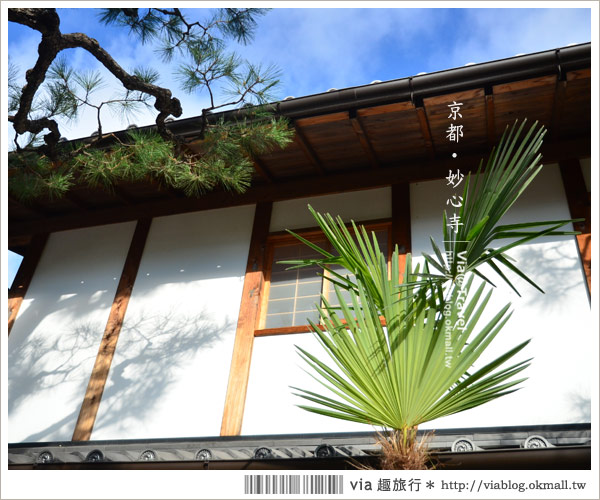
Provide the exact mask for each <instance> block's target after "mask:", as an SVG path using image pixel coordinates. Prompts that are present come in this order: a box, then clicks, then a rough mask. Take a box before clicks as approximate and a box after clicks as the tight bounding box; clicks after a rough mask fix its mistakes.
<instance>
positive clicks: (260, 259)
mask: <svg viewBox="0 0 600 500" xmlns="http://www.w3.org/2000/svg"><path fill="white" fill-rule="evenodd" d="M272 208H273V204H272V203H269V202H267V203H258V204H257V205H256V212H255V214H254V224H253V226H252V236H251V238H250V249H249V251H248V262H247V264H246V277H245V279H244V287H243V291H242V303H241V305H240V314H239V316H238V324H237V329H236V333H235V342H234V344H233V355H232V359H231V368H230V371H229V381H228V384H227V394H226V396H225V407H224V409H223V420H222V423H221V435H222V436H237V435H239V434H240V433H241V431H242V419H243V416H244V405H245V402H246V391H247V389H248V377H249V376H250V362H251V360H252V346H253V345H254V328H255V327H256V321H257V319H258V318H259V315H260V311H259V305H260V303H261V300H260V299H261V297H260V295H261V290H262V285H263V281H264V267H265V247H266V242H267V236H268V235H269V225H270V223H271V211H272Z"/></svg>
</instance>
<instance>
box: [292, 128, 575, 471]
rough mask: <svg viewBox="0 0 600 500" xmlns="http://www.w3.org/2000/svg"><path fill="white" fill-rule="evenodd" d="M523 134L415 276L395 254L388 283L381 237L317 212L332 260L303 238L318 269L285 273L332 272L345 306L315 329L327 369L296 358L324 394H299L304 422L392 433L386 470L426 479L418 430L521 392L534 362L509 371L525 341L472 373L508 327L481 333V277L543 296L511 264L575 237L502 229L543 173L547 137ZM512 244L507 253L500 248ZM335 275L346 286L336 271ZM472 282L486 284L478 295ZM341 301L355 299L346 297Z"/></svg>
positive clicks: (325, 310) (477, 186)
mask: <svg viewBox="0 0 600 500" xmlns="http://www.w3.org/2000/svg"><path fill="white" fill-rule="evenodd" d="M523 128H524V123H523V124H521V126H520V127H517V124H516V123H515V125H513V127H512V128H511V129H510V131H508V130H507V131H505V133H504V135H503V136H502V139H501V141H500V143H499V146H498V149H497V150H493V151H492V154H491V155H490V158H489V160H488V162H487V165H486V167H485V169H484V170H483V171H482V164H480V167H479V170H478V171H477V176H476V177H475V178H474V179H471V177H470V176H468V177H467V178H466V182H465V186H464V191H463V205H462V207H461V209H460V214H459V216H460V219H461V222H462V223H463V225H462V226H460V228H459V230H458V233H457V234H453V233H452V232H450V231H448V230H447V228H446V222H447V220H446V219H447V215H446V213H444V216H443V223H444V240H445V247H444V250H445V253H442V251H441V250H440V248H439V247H438V246H437V245H436V243H435V241H434V240H433V239H431V243H432V247H433V255H429V254H424V258H425V262H424V264H423V265H422V266H419V265H413V262H412V259H411V256H410V254H409V255H407V258H406V263H405V267H404V269H403V270H401V269H399V265H398V262H399V259H398V256H399V254H398V248H397V247H396V248H395V250H394V252H393V255H392V262H391V271H390V270H389V269H388V263H387V259H386V257H385V256H384V254H383V253H382V252H381V251H380V250H379V246H378V243H377V239H376V237H375V234H372V235H369V234H368V233H367V231H366V230H365V229H364V227H360V228H359V227H357V226H356V225H355V224H354V222H352V224H351V228H352V229H353V231H351V230H349V229H348V228H347V227H346V224H345V223H344V222H343V221H342V220H341V219H340V218H339V217H338V218H337V219H334V218H333V217H331V216H330V215H325V216H323V215H321V214H318V213H316V212H315V211H314V210H313V209H312V208H311V207H309V209H310V210H311V212H312V214H313V216H314V217H315V219H316V221H317V223H318V225H319V226H320V227H321V229H322V230H323V233H324V235H325V236H326V238H327V240H328V241H329V242H330V243H331V245H332V248H333V249H334V251H332V252H328V251H326V250H324V249H322V248H320V247H319V246H317V245H315V244H313V243H311V242H309V241H307V240H305V239H304V238H302V237H300V236H298V235H296V237H297V238H298V239H299V240H301V241H303V242H304V243H306V244H307V245H309V246H310V247H311V248H313V250H316V251H317V252H319V254H320V255H322V257H321V258H318V259H307V260H296V261H286V263H288V264H292V265H293V266H294V267H302V266H306V265H314V264H317V265H319V266H320V267H322V268H323V269H327V272H325V273H324V277H325V278H326V279H328V280H330V281H331V282H332V283H333V286H334V290H335V293H336V296H337V300H338V303H339V305H333V304H332V303H330V302H329V301H328V300H327V298H326V297H324V296H323V297H322V306H321V307H318V312H319V317H320V322H319V323H320V324H319V325H317V324H315V323H314V322H311V327H312V330H313V331H314V333H315V335H316V338H317V339H318V341H319V343H320V344H321V346H322V347H323V348H324V350H325V352H326V353H327V354H328V356H329V360H327V361H325V360H322V359H318V358H317V357H316V356H315V355H313V354H311V353H309V352H308V351H306V350H304V349H301V348H299V347H298V348H297V349H298V351H299V354H300V356H301V357H302V359H303V360H304V361H305V362H306V364H307V365H308V367H309V368H310V370H309V371H310V372H311V374H312V375H313V376H314V377H315V378H316V379H317V380H318V381H319V382H320V383H321V384H322V385H323V386H324V387H325V388H326V389H327V390H328V392H327V394H319V393H315V392H313V391H309V390H306V389H301V388H296V387H294V388H293V389H294V390H295V391H296V394H297V395H298V396H300V397H302V398H304V399H305V400H307V401H308V402H310V403H312V404H313V405H300V407H301V408H303V409H305V410H308V411H311V412H314V413H318V414H321V415H326V416H329V417H334V418H339V419H344V420H351V421H355V422H361V423H366V424H370V425H373V426H379V427H382V428H384V429H387V430H389V431H391V432H390V433H389V434H388V437H387V438H386V440H385V441H384V443H383V444H384V450H387V451H388V452H390V453H392V454H394V455H395V456H394V457H393V459H390V457H387V459H388V460H387V462H383V463H384V465H385V464H387V465H388V466H389V467H393V468H422V467H424V465H425V463H426V461H425V459H424V456H423V453H424V450H423V448H420V447H419V446H418V445H417V441H416V439H417V434H416V431H417V428H418V426H419V425H421V424H423V423H424V422H428V421H431V420H434V419H436V418H439V417H443V416H447V415H451V414H454V413H457V412H461V411H465V410H468V409H470V408H473V407H476V406H479V405H481V404H484V403H487V402H488V401H492V400H494V399H496V398H498V397H501V396H503V395H506V394H509V393H511V392H513V391H515V390H517V389H518V386H519V384H520V383H521V382H523V381H524V380H525V378H523V377H521V376H519V375H520V374H521V372H522V371H523V370H524V369H525V368H527V366H528V365H529V362H530V359H525V360H521V361H516V362H515V361H511V360H512V359H513V358H514V357H515V355H517V354H518V353H519V352H520V351H521V350H522V349H523V348H524V347H525V346H526V345H527V343H528V342H529V341H528V340H526V341H524V342H522V343H520V344H519V345H517V346H515V347H513V348H512V349H510V350H508V351H507V352H505V353H504V354H502V355H501V356H499V357H497V358H496V359H494V360H493V361H491V362H489V363H487V364H485V365H483V366H481V367H478V368H476V369H475V368H474V365H475V364H476V363H477V361H478V360H479V358H480V357H481V355H482V354H483V353H484V352H485V350H486V349H487V348H488V346H489V345H490V343H491V342H492V341H493V340H494V338H495V337H496V336H497V335H498V333H499V332H500V331H501V329H502V328H503V327H504V325H505V324H506V322H507V321H508V319H509V318H510V315H511V312H510V304H508V305H506V306H504V307H503V308H501V309H500V310H499V311H497V313H496V314H495V315H494V316H493V317H492V319H491V320H489V321H487V322H486V323H485V324H482V321H481V316H482V313H483V311H484V309H485V308H486V307H487V305H488V302H489V300H490V297H491V294H492V291H491V289H489V290H486V288H489V287H488V283H491V280H490V278H489V277H488V276H486V275H484V274H483V272H482V271H481V265H482V264H484V263H487V264H489V266H490V268H491V269H492V270H493V271H494V272H495V273H496V274H497V275H498V276H500V278H501V279H502V280H504V281H505V282H506V283H508V285H509V286H511V287H512V288H513V289H515V291H516V288H515V287H514V285H513V283H512V282H511V280H510V279H509V277H508V276H507V275H506V274H505V271H506V269H508V270H509V271H511V272H513V273H515V274H516V275H517V276H519V277H521V278H523V279H525V280H526V281H527V282H529V283H530V284H532V285H533V286H534V287H536V288H537V289H539V290H541V289H540V288H539V287H538V286H537V285H536V284H535V283H534V282H533V281H532V280H531V279H530V278H529V277H527V276H526V275H525V274H524V273H523V272H522V271H521V270H520V269H518V268H517V266H516V265H515V264H514V263H513V261H512V260H511V258H510V257H509V256H508V255H506V252H507V251H508V250H510V249H511V248H514V247H517V246H519V245H522V244H524V243H526V242H528V241H531V240H533V239H535V238H538V237H540V236H544V235H566V234H577V233H575V232H572V231H560V228H561V227H563V226H565V225H566V224H568V223H569V222H572V221H571V220H561V221H548V222H529V223H522V224H511V225H501V224H499V222H500V220H501V218H502V216H503V215H504V214H505V213H506V212H507V211H508V209H509V208H510V207H511V206H512V205H513V204H514V202H515V201H516V200H517V199H518V198H519V196H520V195H521V194H522V193H523V191H524V190H525V188H526V187H527V186H528V185H529V184H530V183H531V181H532V180H533V179H534V177H535V176H536V175H537V174H538V173H539V171H540V169H541V168H542V166H541V165H540V158H541V156H540V155H539V153H538V151H539V148H540V146H541V143H542V138H543V135H544V130H543V129H542V128H538V127H537V126H536V124H534V125H533V126H532V127H531V128H530V130H529V131H528V132H527V133H526V134H525V136H524V137H523V138H521V134H522V131H523ZM292 234H294V233H292ZM507 238H511V239H512V242H510V243H507V244H505V245H501V244H500V245H498V241H499V240H503V239H507ZM494 244H495V247H497V248H494ZM333 265H340V266H342V267H344V268H345V269H347V270H348V271H349V273H350V274H349V275H348V276H345V275H343V274H340V273H338V272H335V271H332V270H330V269H329V268H330V267H331V266H333ZM501 266H503V267H504V268H505V270H504V271H503V270H502V268H501ZM401 271H402V274H401ZM475 276H478V277H480V278H482V279H483V281H481V280H480V281H481V283H480V284H479V285H476V284H474V277H475ZM343 291H347V292H349V294H346V297H344V296H343V294H342V292H343ZM517 293H518V292H517ZM348 296H349V297H350V299H349V300H348V298H347V297H348Z"/></svg>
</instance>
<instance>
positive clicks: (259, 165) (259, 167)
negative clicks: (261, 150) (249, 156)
mask: <svg viewBox="0 0 600 500" xmlns="http://www.w3.org/2000/svg"><path fill="white" fill-rule="evenodd" d="M253 164H254V170H255V171H256V173H257V174H258V175H259V176H260V177H262V178H263V179H264V180H266V181H267V182H268V183H272V182H273V176H272V175H271V174H270V172H269V169H268V168H267V166H266V165H265V164H264V163H263V162H262V161H261V160H260V159H258V158H254V159H253Z"/></svg>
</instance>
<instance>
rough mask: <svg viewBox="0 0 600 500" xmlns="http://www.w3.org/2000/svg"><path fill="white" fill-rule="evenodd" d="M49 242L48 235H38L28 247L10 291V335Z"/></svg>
mask: <svg viewBox="0 0 600 500" xmlns="http://www.w3.org/2000/svg"><path fill="white" fill-rule="evenodd" d="M47 241H48V233H45V234H36V235H34V236H33V237H32V238H31V242H30V243H29V246H28V247H27V251H26V253H25V255H24V257H23V262H21V266H20V267H19V270H18V271H17V274H16V276H15V279H14V280H13V284H12V286H11V288H10V290H9V291H8V311H9V312H8V334H9V335H10V331H11V330H12V327H13V325H14V324H15V319H16V318H17V314H18V313H19V308H20V307H21V304H22V303H23V299H24V298H25V294H26V293H27V289H28V288H29V285H30V283H31V280H32V278H33V274H34V273H35V269H36V267H37V265H38V262H39V261H40V258H41V257H42V253H43V251H44V248H45V247H46V242H47Z"/></svg>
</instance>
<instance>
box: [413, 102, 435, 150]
mask: <svg viewBox="0 0 600 500" xmlns="http://www.w3.org/2000/svg"><path fill="white" fill-rule="evenodd" d="M415 111H416V112H417V118H418V120H419V126H420V127H421V134H422V135H423V141H424V142H425V149H426V150H427V155H428V156H429V159H431V160H433V159H434V158H435V149H434V148H433V139H432V138H431V129H430V128H429V122H428V121H427V114H426V113H425V108H423V107H421V106H418V107H416V108H415Z"/></svg>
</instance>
